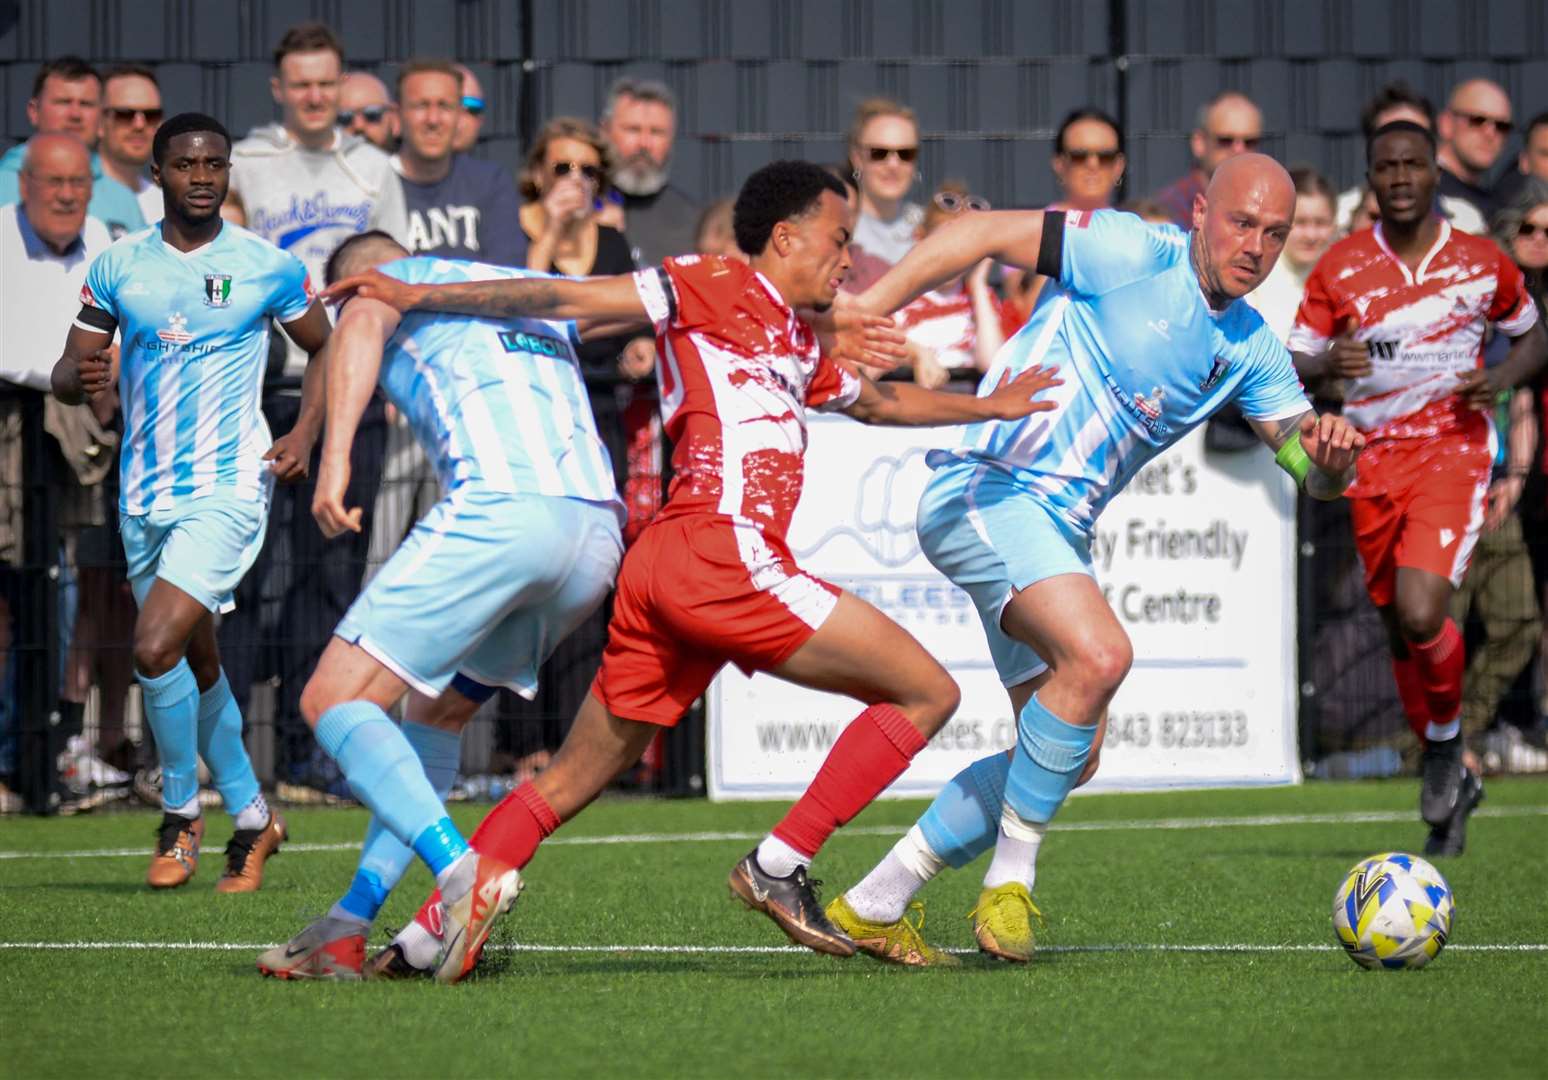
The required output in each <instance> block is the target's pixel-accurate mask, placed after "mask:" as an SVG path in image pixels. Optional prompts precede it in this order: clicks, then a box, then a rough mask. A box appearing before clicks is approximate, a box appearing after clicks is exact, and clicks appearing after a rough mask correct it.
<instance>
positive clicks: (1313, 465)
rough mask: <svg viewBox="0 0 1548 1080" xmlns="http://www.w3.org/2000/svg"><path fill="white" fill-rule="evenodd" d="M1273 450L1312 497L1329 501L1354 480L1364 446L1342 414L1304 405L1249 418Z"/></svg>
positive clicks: (1281, 466)
mask: <svg viewBox="0 0 1548 1080" xmlns="http://www.w3.org/2000/svg"><path fill="white" fill-rule="evenodd" d="M1248 423H1250V424H1251V425H1252V429H1253V430H1254V431H1256V432H1257V433H1258V438H1260V439H1262V440H1263V441H1264V442H1265V443H1267V444H1268V446H1269V449H1271V450H1273V451H1274V460H1275V461H1276V462H1278V463H1279V467H1280V468H1282V469H1284V470H1285V472H1287V473H1289V474H1290V475H1291V476H1292V477H1294V478H1295V481H1296V483H1297V484H1299V485H1300V486H1301V488H1302V489H1303V490H1304V491H1305V492H1306V494H1308V495H1310V496H1311V497H1312V498H1314V499H1321V500H1323V501H1330V500H1332V499H1336V498H1338V497H1339V496H1341V495H1343V494H1344V492H1345V490H1347V489H1348V487H1349V485H1350V484H1352V483H1354V478H1355V459H1356V458H1358V457H1359V456H1360V451H1361V450H1364V449H1365V436H1364V435H1361V434H1360V433H1359V432H1358V431H1356V430H1355V429H1354V427H1353V426H1352V425H1351V424H1350V423H1349V421H1348V420H1345V419H1344V418H1343V417H1342V416H1337V415H1334V414H1333V413H1323V414H1322V415H1321V416H1318V415H1317V413H1316V412H1314V411H1312V410H1311V409H1307V410H1306V411H1305V412H1303V413H1301V414H1300V415H1298V416H1287V417H1284V418H1282V419H1279V420H1248Z"/></svg>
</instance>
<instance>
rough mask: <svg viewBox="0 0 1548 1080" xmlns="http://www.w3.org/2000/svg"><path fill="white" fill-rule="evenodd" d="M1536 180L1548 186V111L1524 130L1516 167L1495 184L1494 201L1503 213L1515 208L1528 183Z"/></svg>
mask: <svg viewBox="0 0 1548 1080" xmlns="http://www.w3.org/2000/svg"><path fill="white" fill-rule="evenodd" d="M1533 178H1536V179H1538V180H1541V181H1543V182H1544V183H1548V112H1540V113H1538V114H1537V115H1536V116H1534V117H1532V119H1531V120H1528V121H1527V124H1526V127H1525V128H1523V129H1522V131H1521V152H1520V153H1519V154H1517V155H1516V167H1515V168H1513V169H1506V170H1505V171H1504V172H1503V173H1502V174H1501V175H1500V179H1499V182H1498V183H1496V184H1495V185H1494V199H1495V201H1496V202H1497V203H1498V204H1499V205H1500V207H1501V213H1503V212H1504V211H1505V210H1506V209H1508V208H1510V207H1511V206H1513V205H1515V202H1516V199H1517V197H1519V196H1520V194H1521V192H1522V190H1523V189H1524V188H1525V187H1526V184H1527V181H1528V180H1531V179H1533Z"/></svg>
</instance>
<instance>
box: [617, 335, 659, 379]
mask: <svg viewBox="0 0 1548 1080" xmlns="http://www.w3.org/2000/svg"><path fill="white" fill-rule="evenodd" d="M655 370H656V339H655V338H648V337H637V338H635V339H634V340H633V341H631V342H629V344H627V345H625V346H624V350H623V352H622V353H621V354H620V355H619V357H618V373H619V374H620V375H622V376H623V377H624V378H626V379H628V380H629V381H630V382H639V381H640V380H641V379H648V378H650V376H651V374H652V373H653V372H654V371H655Z"/></svg>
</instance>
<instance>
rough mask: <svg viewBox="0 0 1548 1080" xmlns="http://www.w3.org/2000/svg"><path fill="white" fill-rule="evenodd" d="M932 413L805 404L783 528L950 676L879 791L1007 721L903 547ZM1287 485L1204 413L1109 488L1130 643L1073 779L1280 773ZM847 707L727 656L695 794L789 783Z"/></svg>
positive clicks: (1101, 564) (1107, 549) (982, 650)
mask: <svg viewBox="0 0 1548 1080" xmlns="http://www.w3.org/2000/svg"><path fill="white" fill-rule="evenodd" d="M956 435H957V433H956V432H955V431H952V430H950V429H941V430H933V431H932V430H929V429H924V430H913V431H910V430H906V429H898V430H876V429H865V428H861V427H860V426H859V425H856V424H853V423H850V422H848V421H846V420H843V419H838V418H831V419H830V418H826V417H816V418H813V419H812V420H811V446H810V449H809V450H808V452H807V457H806V466H807V467H806V487H805V491H804V493H803V494H802V496H801V502H800V505H799V506H798V507H797V509H796V513H795V519H794V521H793V522H792V524H791V529H790V537H789V539H790V545H791V548H792V549H793V550H794V552H795V555H796V558H797V559H799V560H800V562H801V565H802V566H804V567H806V568H807V569H809V570H810V571H811V572H812V573H814V574H817V575H819V576H821V577H824V578H826V579H827V580H829V581H832V582H834V583H835V584H837V585H842V586H843V587H844V588H846V589H849V590H851V591H852V592H854V593H856V594H857V595H859V596H861V597H864V598H865V599H866V600H868V601H870V602H871V603H873V604H875V605H876V606H877V607H879V608H881V609H882V610H883V611H885V612H886V613H887V614H888V615H889V616H891V617H892V618H893V619H895V620H897V621H898V622H899V623H900V624H901V625H903V626H904V627H906V628H907V629H908V630H909V631H910V632H911V633H912V634H914V636H916V637H917V638H919V640H920V641H921V642H923V643H924V645H925V647H926V648H928V649H929V650H930V651H931V652H933V653H934V654H935V656H936V657H937V658H939V659H940V661H941V662H942V663H943V664H944V665H945V666H946V668H947V670H948V671H950V672H951V674H952V676H953V677H954V678H955V679H956V680H957V682H958V683H959V684H960V685H961V687H962V707H961V708H960V709H959V710H958V712H957V715H956V717H955V718H954V719H953V720H952V721H951V722H950V723H948V724H947V725H946V727H945V728H943V729H942V730H941V732H940V733H939V734H938V735H937V736H936V737H935V739H934V740H932V741H931V743H930V746H929V747H928V748H927V749H926V750H925V751H924V752H923V753H921V754H920V755H919V756H918V757H916V758H915V759H914V764H913V766H912V767H911V768H910V769H909V770H908V771H907V772H906V773H904V774H903V776H902V777H901V778H900V779H899V780H898V782H897V783H896V784H894V785H893V786H892V787H891V788H890V789H889V794H891V795H893V796H917V795H933V794H934V793H935V792H936V790H938V789H939V787H940V786H941V785H942V784H943V783H945V782H946V780H948V779H950V778H951V776H952V775H953V774H955V773H956V772H957V771H958V770H959V769H961V768H962V767H964V766H965V765H967V764H968V763H969V762H971V761H973V760H974V759H976V758H979V757H982V756H983V755H984V753H985V752H986V751H987V750H989V749H991V748H1008V747H1009V746H1010V745H1011V742H1012V740H1013V739H1014V736H1015V730H1016V729H1015V722H1014V719H1013V718H1012V716H1011V713H1010V705H1009V702H1008V701H1007V699H1006V696H1005V691H1004V689H1003V688H1002V687H1001V686H1000V683H999V679H998V678H997V676H996V675H995V671H994V668H993V666H992V665H991V664H990V661H989V654H988V647H987V646H986V644H985V642H984V635H983V631H982V629H981V628H980V627H979V625H978V621H977V616H976V615H975V613H974V611H973V606H972V603H971V602H970V601H969V599H968V597H967V594H966V593H963V592H962V591H961V590H959V589H957V588H956V587H955V586H953V585H952V584H951V583H950V582H949V581H947V580H946V579H945V578H943V577H942V576H941V575H940V574H938V573H937V572H936V571H935V569H934V568H933V567H932V566H931V565H930V564H929V563H928V562H927V561H926V560H925V558H924V556H923V555H922V554H920V552H919V545H918V542H917V540H916V539H915V536H914V509H915V507H916V506H917V505H918V501H919V494H920V492H921V490H922V489H923V488H924V485H925V482H926V481H927V479H928V478H929V475H930V470H929V469H928V468H927V467H926V465H925V463H924V458H925V453H926V452H927V451H929V450H930V449H933V448H936V447H940V446H951V445H954V444H955V440H956ZM1294 507H1295V494H1294V490H1293V489H1292V488H1291V486H1290V484H1289V482H1288V481H1287V480H1286V479H1285V477H1284V476H1283V475H1282V474H1280V472H1279V470H1278V469H1277V468H1275V466H1274V462H1273V458H1272V457H1271V456H1270V455H1269V454H1268V453H1267V451H1262V450H1257V449H1254V450H1250V451H1246V452H1242V453H1236V454H1228V455H1222V454H1210V455H1208V457H1207V459H1206V455H1205V451H1204V440H1203V432H1202V430H1200V431H1198V432H1195V433H1194V434H1193V435H1191V436H1189V437H1188V438H1187V439H1185V440H1183V441H1182V442H1181V443H1179V444H1178V445H1177V446H1175V447H1174V448H1173V449H1172V450H1171V451H1170V452H1168V453H1167V454H1165V455H1164V456H1162V457H1160V458H1158V459H1156V460H1155V461H1153V462H1151V464H1150V465H1149V466H1147V467H1146V468H1145V470H1144V471H1143V472H1141V473H1140V475H1139V476H1137V477H1135V479H1134V480H1133V481H1132V482H1131V483H1130V484H1129V486H1128V488H1127V489H1126V490H1125V491H1124V492H1123V493H1122V494H1120V495H1119V496H1118V497H1117V498H1116V499H1114V500H1113V502H1112V503H1111V505H1109V506H1108V508H1107V510H1106V511H1105V512H1104V513H1103V516H1102V518H1101V520H1100V522H1099V523H1098V530H1097V535H1096V538H1095V541H1094V544H1093V549H1092V561H1093V564H1094V566H1095V568H1096V572H1097V578H1098V580H1099V581H1100V582H1101V584H1102V586H1103V588H1104V590H1105V591H1106V593H1107V597H1108V600H1109V602H1111V603H1112V605H1113V607H1114V608H1115V609H1116V610H1117V612H1118V614H1119V618H1120V619H1121V621H1122V622H1123V625H1124V627H1125V629H1126V630H1127V631H1128V632H1129V635H1130V637H1131V638H1132V639H1133V642H1134V655H1135V663H1134V670H1133V672H1132V674H1130V676H1129V678H1128V680H1127V681H1126V682H1125V683H1124V685H1123V689H1122V690H1120V691H1119V692H1118V696H1117V697H1116V698H1115V699H1114V701H1113V708H1112V713H1111V720H1110V722H1109V725H1108V730H1107V740H1106V743H1105V745H1104V746H1103V748H1102V767H1101V771H1100V772H1099V773H1098V774H1097V776H1096V778H1095V779H1094V780H1093V781H1092V782H1091V784H1089V785H1088V786H1087V787H1086V788H1083V789H1081V790H1094V791H1096V790H1108V791H1111V790H1121V789H1138V788H1156V787H1181V786H1198V787H1203V786H1230V785H1242V784H1286V783H1295V782H1297V781H1298V780H1299V779H1300V767H1299V762H1298V758H1297V754H1296V741H1295V578H1294V573H1295V571H1294V567H1295V559H1294V557H1293V556H1294V550H1293V549H1294V533H1295V525H1294ZM850 712H852V709H851V708H850V706H849V705H848V704H847V702H845V701H844V700H843V699H840V698H837V697H832V696H830V695H826V694H819V693H815V692H813V691H810V690H803V689H800V688H798V687H795V686H791V685H789V684H788V683H783V682H780V681H779V680H778V679H774V678H771V677H769V676H767V675H758V676H755V677H754V678H751V679H749V678H747V677H746V676H745V675H743V674H742V673H741V672H740V671H738V670H737V669H736V668H735V667H731V666H728V667H727V668H726V669H725V670H724V671H723V672H722V673H721V675H720V677H719V678H718V679H716V681H715V683H714V684H713V685H712V686H711V687H710V690H709V694H708V720H709V756H710V762H709V766H710V768H709V772H710V795H711V797H712V798H715V799H761V798H788V797H791V796H793V795H796V794H799V793H800V791H801V790H803V788H804V786H805V783H806V780H807V778H809V777H810V776H811V774H812V772H813V771H814V770H815V769H816V768H817V767H818V766H819V765H820V764H821V763H822V759H823V756H824V755H825V754H826V753H827V751H828V748H829V747H830V746H831V745H832V742H833V740H834V739H835V738H836V737H837V736H838V733H839V732H840V731H841V730H843V726H844V724H845V723H846V722H847V721H848V719H849V718H850Z"/></svg>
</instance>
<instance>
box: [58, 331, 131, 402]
mask: <svg viewBox="0 0 1548 1080" xmlns="http://www.w3.org/2000/svg"><path fill="white" fill-rule="evenodd" d="M83 310H90V311H93V312H94V313H95V314H96V315H98V316H100V315H101V312H97V311H96V310H95V309H83ZM112 344H113V332H112V330H105V331H103V330H86V329H83V328H82V327H80V326H79V325H74V326H71V327H70V333H69V334H68V335H67V336H66V337H65V347H64V353H63V354H62V355H61V356H60V357H59V360H58V361H57V362H56V363H55V364H54V370H53V371H52V372H50V373H49V380H48V381H49V388H50V389H51V390H53V392H54V397H56V398H58V399H59V401H60V403H61V404H64V405H79V404H81V402H83V401H85V400H86V399H87V398H96V397H98V396H100V395H102V394H105V393H107V392H108V391H109V390H111V389H112V387H113V383H114V381H116V380H117V378H118V372H117V371H116V370H115V368H116V364H115V359H116V357H115V356H114V354H113V350H112V348H111V346H112Z"/></svg>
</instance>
